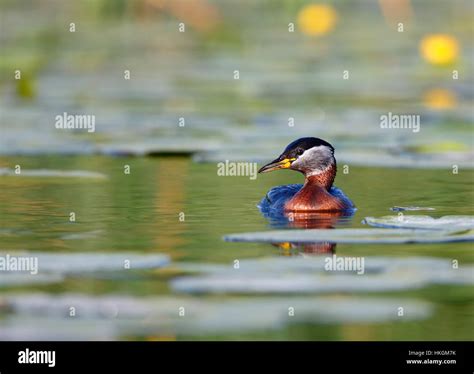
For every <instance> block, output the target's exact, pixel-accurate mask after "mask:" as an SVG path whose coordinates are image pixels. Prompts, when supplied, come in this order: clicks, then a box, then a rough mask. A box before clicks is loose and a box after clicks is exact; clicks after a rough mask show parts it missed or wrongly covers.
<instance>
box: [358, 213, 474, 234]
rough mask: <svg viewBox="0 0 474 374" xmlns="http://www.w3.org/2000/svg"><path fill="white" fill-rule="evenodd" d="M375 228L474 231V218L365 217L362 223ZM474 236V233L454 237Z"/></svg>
mask: <svg viewBox="0 0 474 374" xmlns="http://www.w3.org/2000/svg"><path fill="white" fill-rule="evenodd" d="M362 222H363V223H366V224H368V225H370V226H375V227H394V228H407V229H419V230H420V229H426V230H443V231H444V230H453V231H454V230H472V229H474V216H444V217H441V218H433V217H430V216H407V215H403V214H401V215H398V216H384V217H379V218H375V217H365V218H364V220H363V221H362ZM465 235H467V236H472V233H467V234H461V235H454V236H455V237H459V236H465Z"/></svg>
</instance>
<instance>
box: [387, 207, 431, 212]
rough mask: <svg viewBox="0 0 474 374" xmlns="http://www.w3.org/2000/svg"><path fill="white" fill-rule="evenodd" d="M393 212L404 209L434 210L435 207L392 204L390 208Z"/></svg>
mask: <svg viewBox="0 0 474 374" xmlns="http://www.w3.org/2000/svg"><path fill="white" fill-rule="evenodd" d="M390 210H392V211H394V212H405V211H419V210H436V209H435V208H430V207H422V206H394V207H392V208H390Z"/></svg>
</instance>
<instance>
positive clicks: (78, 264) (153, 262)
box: [0, 252, 170, 274]
mask: <svg viewBox="0 0 474 374" xmlns="http://www.w3.org/2000/svg"><path fill="white" fill-rule="evenodd" d="M7 254H9V255H10V256H13V255H15V256H25V257H36V258H37V259H38V272H39V273H40V274H44V273H58V274H70V273H91V272H100V271H115V270H128V269H130V270H133V269H153V268H159V267H163V266H165V265H168V263H169V261H170V259H169V257H168V256H167V255H164V254H135V253H106V252H103V253H97V252H95V253H89V252H87V253H46V252H17V253H12V252H0V256H3V257H5V256H6V255H7Z"/></svg>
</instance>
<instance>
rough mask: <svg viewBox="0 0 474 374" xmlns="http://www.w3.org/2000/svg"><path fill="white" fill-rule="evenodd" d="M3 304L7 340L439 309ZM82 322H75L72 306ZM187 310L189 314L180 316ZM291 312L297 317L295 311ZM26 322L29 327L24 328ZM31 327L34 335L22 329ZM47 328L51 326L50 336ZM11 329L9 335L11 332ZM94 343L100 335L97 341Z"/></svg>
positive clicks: (326, 301)
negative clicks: (5, 314)
mask: <svg viewBox="0 0 474 374" xmlns="http://www.w3.org/2000/svg"><path fill="white" fill-rule="evenodd" d="M2 304H3V305H5V310H7V311H9V313H14V314H15V317H10V316H9V315H8V314H7V318H4V319H2V321H1V322H0V327H1V328H0V331H3V334H2V333H0V339H5V337H8V338H10V339H11V340H19V339H24V340H31V339H33V340H34V339H38V338H41V339H44V340H50V339H59V340H68V339H70V338H75V337H76V336H75V335H74V334H75V333H76V328H77V327H79V326H82V327H83V328H84V331H83V333H82V334H79V335H78V336H79V339H80V338H81V337H84V336H85V335H87V334H89V333H91V329H92V328H93V327H96V326H100V327H101V328H102V329H103V330H99V331H100V334H104V333H105V334H110V335H117V336H146V335H159V334H190V335H193V334H206V335H208V334H209V333H214V334H216V333H225V332H229V331H233V332H242V331H255V330H268V329H279V328H282V327H284V326H285V325H288V324H291V323H301V322H306V323H317V324H325V323H340V322H351V323H370V322H382V321H396V320H400V317H399V316H398V308H399V307H403V308H404V312H405V313H404V317H403V320H404V321H405V320H413V319H422V318H426V317H428V316H429V315H430V314H431V310H432V308H431V305H430V304H428V303H424V302H419V301H414V300H409V299H408V300H407V299H384V298H380V299H379V298H355V297H341V296H339V297H337V298H335V297H313V298H302V297H292V298H283V297H264V298H262V297H247V298H232V299H228V300H226V302H222V300H206V299H199V300H197V299H195V298H193V299H191V298H186V297H173V298H172V297H149V298H138V297H129V296H118V295H107V296H87V295H82V294H64V295H55V296H52V295H47V294H22V295H5V296H3V298H2ZM71 307H74V308H75V316H74V317H71V316H70V308H71ZM180 310H181V311H184V315H183V314H182V315H180ZM290 310H291V313H290ZM20 321H23V324H20ZM22 326H23V327H26V326H27V327H29V328H30V333H29V334H28V329H26V328H22ZM45 327H48V328H49V331H50V334H47V332H46V331H48V330H46V329H45ZM5 331H8V334H6V333H5ZM91 336H92V337H94V336H95V335H93V334H92V335H91Z"/></svg>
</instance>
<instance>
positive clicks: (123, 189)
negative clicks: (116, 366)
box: [0, 156, 474, 340]
mask: <svg viewBox="0 0 474 374" xmlns="http://www.w3.org/2000/svg"><path fill="white" fill-rule="evenodd" d="M15 165H20V166H21V168H22V170H29V169H60V170H88V171H96V172H99V173H102V174H105V175H106V176H107V178H105V179H94V178H57V177H50V178H46V177H26V176H3V177H0V188H1V191H2V199H1V202H0V221H1V227H2V229H4V230H5V231H4V232H3V235H1V236H0V241H1V245H0V248H1V249H3V250H30V251H45V252H51V251H53V252H54V251H56V252H67V253H85V252H94V251H101V252H104V251H105V252H111V253H112V252H120V251H122V252H136V253H155V252H156V253H165V254H168V255H169V256H170V257H171V260H172V266H170V267H169V268H165V269H161V270H144V271H141V272H140V273H139V275H138V276H137V275H136V274H134V275H130V276H127V275H125V276H123V277H121V278H120V279H119V280H117V279H113V280H107V279H106V278H104V279H98V278H88V277H86V276H84V277H67V278H66V280H65V281H63V282H60V283H56V284H52V285H37V286H35V285H28V286H21V287H10V288H3V289H2V290H3V291H4V292H7V291H8V292H9V293H12V292H13V293H17V292H37V291H44V292H47V293H52V294H59V293H64V292H78V293H85V294H96V295H107V294H110V293H114V294H117V293H120V294H127V295H133V296H140V297H141V296H159V295H169V294H172V293H173V291H172V290H171V288H170V286H169V282H170V281H171V280H172V279H174V277H176V276H177V275H178V274H179V273H180V272H179V270H177V269H179V263H180V262H183V261H185V262H197V263H202V264H209V263H228V264H232V262H233V261H234V260H235V259H239V260H242V259H247V258H265V257H267V258H268V257H276V256H282V255H294V256H297V255H298V254H299V252H298V249H294V250H293V251H291V252H288V251H285V250H283V249H280V248H277V247H275V246H272V245H269V244H266V243H228V242H224V241H223V240H222V237H223V236H224V235H226V234H230V233H238V232H250V231H263V230H269V229H271V227H270V226H269V224H268V222H267V220H266V219H265V218H263V217H262V216H261V215H260V213H259V211H258V209H257V208H256V204H257V203H258V201H259V200H260V198H261V197H262V196H263V195H264V194H265V193H266V191H267V190H268V189H269V188H271V187H272V186H275V185H280V184H287V183H297V182H301V176H300V175H298V174H297V173H294V172H291V171H280V172H275V173H270V174H266V175H264V176H259V177H258V178H257V179H256V180H251V179H250V178H248V177H220V176H218V175H217V172H216V170H217V168H216V165H215V164H198V163H194V162H192V161H191V160H190V159H189V158H186V157H156V158H111V157H102V156H74V157H72V156H41V157H26V156H25V157H1V158H0V167H8V168H14V167H15ZM124 165H130V174H125V173H124ZM473 178H474V171H472V170H471V171H467V170H460V171H459V173H458V174H452V171H451V169H448V170H415V169H387V168H359V167H351V168H350V169H349V173H348V174H343V173H342V171H340V172H339V174H338V176H337V178H336V185H337V186H338V187H340V188H342V189H343V190H344V191H345V193H346V194H347V195H348V196H349V197H350V198H351V199H352V200H353V201H354V203H355V204H356V206H357V208H358V210H357V212H356V214H355V215H354V217H352V219H350V220H349V221H348V222H345V223H344V227H364V228H367V226H366V225H363V224H362V223H361V220H362V219H363V218H364V217H366V216H374V217H378V216H383V215H388V214H393V212H390V210H389V209H390V207H392V206H396V205H397V206H412V205H413V206H424V207H433V208H435V209H436V210H435V211H430V212H408V213H409V214H429V215H431V216H434V217H440V216H444V215H472V214H473V204H472V203H473V201H474V191H473V189H472V182H473ZM70 212H74V213H75V215H76V221H75V222H70V221H69V214H70ZM180 213H184V216H183V215H182V214H181V215H180ZM408 213H407V214H408ZM180 217H181V219H180ZM183 217H184V219H183ZM336 229H337V227H336ZM84 233H86V234H84ZM87 233H89V234H87ZM68 234H79V239H76V240H68V239H65V238H64V236H65V235H68ZM81 235H84V237H83V238H81ZM472 249H473V245H472V243H447V244H423V245H420V244H406V245H381V244H372V245H349V244H338V245H337V247H336V253H337V254H338V255H341V256H364V257H366V258H370V257H371V256H397V257H409V256H417V257H424V256H428V257H439V258H445V259H449V260H453V259H456V260H458V261H459V263H460V265H465V264H469V263H472V262H474V257H473V255H472ZM173 269H174V270H173ZM338 295H344V294H334V296H335V297H337V296H338ZM354 295H357V296H358V295H363V296H367V297H373V298H377V297H384V298H386V297H389V298H390V297H408V298H411V299H415V300H421V301H426V302H429V303H431V304H433V305H434V312H433V313H432V315H431V316H430V317H429V318H427V319H424V320H418V321H400V322H383V323H373V324H371V323H363V324H362V323H338V324H324V325H320V324H310V325H308V324H293V325H291V326H289V327H282V328H280V329H276V330H272V331H261V330H258V331H242V332H241V333H239V334H236V333H232V335H229V334H223V333H213V331H209V332H208V334H204V335H200V336H199V337H196V336H192V335H189V336H188V335H186V334H183V333H180V334H177V335H173V336H172V337H167V338H173V339H174V338H176V339H196V338H199V339H229V338H232V339H249V338H252V339H253V338H256V339H316V340H373V339H376V340H385V339H387V340H392V339H395V340H397V339H408V340H410V339H416V340H425V339H427V340H439V339H447V340H451V339H454V340H457V339H471V338H472V328H473V327H474V323H473V322H474V318H473V317H474V315H473V310H474V309H473V306H474V305H473V297H472V295H473V287H472V286H465V285H449V286H447V285H443V286H441V285H438V286H437V285H431V286H429V287H424V288H421V289H413V290H408V291H397V292H378V293H377V292H376V293H370V294H363V293H357V294H354ZM293 296H298V295H288V297H289V298H291V297H293ZM299 296H301V295H299ZM303 296H304V295H303ZM191 297H196V298H199V299H205V298H208V299H214V298H218V300H222V302H224V303H225V301H226V300H227V298H235V297H236V296H235V295H234V296H230V295H219V296H212V295H206V294H204V295H198V296H191ZM238 297H245V298H250V299H251V298H252V295H240V296H238ZM350 312H351V311H350V310H348V311H347V313H349V314H350ZM4 313H5V312H4ZM122 338H123V339H127V338H147V337H143V336H141V335H140V336H133V334H132V336H122Z"/></svg>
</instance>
